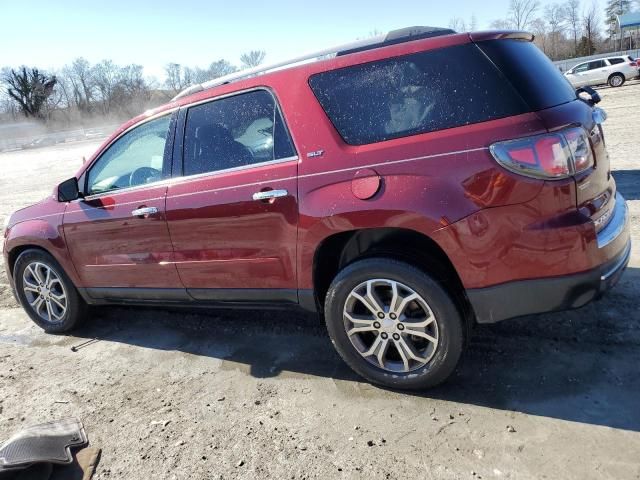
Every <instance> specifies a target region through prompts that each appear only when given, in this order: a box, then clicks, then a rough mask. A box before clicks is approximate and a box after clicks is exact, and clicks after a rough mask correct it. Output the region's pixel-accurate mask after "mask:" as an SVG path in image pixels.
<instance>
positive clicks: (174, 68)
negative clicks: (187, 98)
mask: <svg viewBox="0 0 640 480" xmlns="http://www.w3.org/2000/svg"><path fill="white" fill-rule="evenodd" d="M164 71H165V74H166V76H167V78H166V80H165V82H164V83H165V86H166V87H167V88H168V89H170V90H172V91H173V93H178V92H180V91H181V90H184V89H185V88H187V87H188V86H189V85H191V84H192V83H193V75H192V71H191V69H190V68H188V67H187V68H183V67H182V65H180V64H179V63H169V64H168V65H166V66H165V67H164Z"/></svg>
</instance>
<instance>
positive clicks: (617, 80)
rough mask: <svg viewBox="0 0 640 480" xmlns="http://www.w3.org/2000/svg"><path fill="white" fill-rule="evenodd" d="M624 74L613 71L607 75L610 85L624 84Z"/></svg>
mask: <svg viewBox="0 0 640 480" xmlns="http://www.w3.org/2000/svg"><path fill="white" fill-rule="evenodd" d="M624 80H625V78H624V75H622V74H621V73H614V74H613V75H611V76H610V77H609V85H610V86H612V87H621V86H622V85H623V84H624Z"/></svg>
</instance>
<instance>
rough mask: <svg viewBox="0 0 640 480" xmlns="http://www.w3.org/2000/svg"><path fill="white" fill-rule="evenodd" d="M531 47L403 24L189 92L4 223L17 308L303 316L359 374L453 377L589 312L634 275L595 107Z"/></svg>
mask: <svg viewBox="0 0 640 480" xmlns="http://www.w3.org/2000/svg"><path fill="white" fill-rule="evenodd" d="M532 39H533V37H532V35H530V34H527V33H523V32H483V33H471V34H468V33H465V34H455V33H454V32H452V31H448V30H443V29H430V28H411V29H405V30H402V31H397V32H392V33H391V34H389V35H387V36H384V37H380V38H376V39H372V40H368V41H362V42H358V43H357V44H353V45H349V46H346V47H344V48H339V49H335V50H331V51H325V52H320V53H319V54H315V55H314V56H313V57H303V58H301V59H297V60H296V61H295V62H294V63H293V64H291V65H288V66H287V68H283V67H284V65H283V64H278V65H273V66H271V67H264V68H262V69H260V68H258V69H254V70H250V71H246V72H241V73H239V74H233V75H231V76H227V77H224V78H221V79H217V80H214V81H212V82H209V83H206V84H203V85H197V86H194V87H191V88H189V89H188V90H187V91H185V92H183V94H181V95H179V96H178V97H176V99H174V101H172V102H171V103H169V104H167V105H165V106H163V107H160V108H158V109H156V110H153V111H151V112H147V113H145V114H143V115H141V116H139V117H137V118H135V119H133V120H132V121H130V122H128V123H127V124H125V125H124V126H123V127H121V128H120V129H119V130H118V131H117V132H116V133H115V134H114V135H113V136H112V137H111V138H109V139H108V140H107V141H106V142H105V143H104V144H103V145H102V147H100V148H99V150H98V151H97V152H96V154H95V155H94V156H93V157H92V158H91V159H90V160H89V161H87V162H86V164H85V165H84V166H83V167H82V168H81V169H80V171H79V172H78V173H77V174H76V176H75V177H73V178H71V179H70V180H68V181H65V182H63V183H62V184H60V185H59V186H58V188H57V189H56V190H55V192H54V194H53V195H52V196H51V197H49V198H47V199H45V200H44V201H43V202H40V203H38V204H35V205H33V206H31V207H28V208H25V209H23V210H20V211H18V212H15V213H14V214H13V215H12V216H11V217H10V219H9V221H8V226H7V229H6V231H5V233H4V236H5V240H4V255H5V261H6V267H7V269H8V273H9V278H10V279H11V281H12V283H13V287H14V291H15V294H16V296H17V298H18V300H19V301H20V303H21V304H22V306H23V307H24V308H25V310H26V311H27V313H28V314H29V315H30V317H31V318H32V319H33V320H34V321H35V322H36V323H37V324H38V325H39V326H40V327H42V328H43V329H44V330H46V331H47V332H65V331H68V330H70V329H71V328H72V327H74V326H76V325H77V324H78V322H79V321H80V320H81V319H82V318H83V317H84V316H85V315H86V307H87V305H103V304H136V305H193V304H204V305H210V306H221V307H229V306H231V307H247V306H250V307H252V308H262V307H273V306H300V307H302V308H304V309H307V310H312V311H316V312H318V313H319V314H321V315H322V316H323V317H324V318H325V319H326V324H327V328H328V331H329V335H330V336H331V339H332V340H333V343H334V344H335V347H336V349H337V350H338V352H339V353H340V355H341V356H342V357H343V358H344V360H345V361H346V362H347V363H348V364H349V365H350V366H351V367H352V368H353V369H354V370H355V371H356V372H358V373H359V374H360V375H362V376H363V377H365V378H367V379H368V380H370V381H372V382H376V383H379V384H384V385H387V386H392V387H398V388H424V387H428V386H432V385H435V384H437V383H439V382H441V381H443V380H444V379H445V378H446V377H447V376H448V375H449V374H450V373H451V372H452V371H453V370H454V368H455V366H456V364H457V362H458V360H459V358H460V355H461V352H462V350H463V347H464V345H465V341H466V339H467V338H468V335H469V332H470V330H471V327H472V325H473V324H474V323H476V322H478V323H491V322H497V321H500V320H504V319H507V318H512V317H518V316H522V315H528V314H535V313H540V312H548V311H553V310H561V309H568V308H576V307H580V306H582V305H584V304H586V303H587V302H589V301H591V300H593V299H595V298H597V297H599V296H600V295H601V294H602V293H603V292H604V291H605V290H607V289H608V288H609V287H611V286H612V285H613V284H614V283H615V282H616V281H617V279H618V278H619V277H620V275H621V273H622V271H623V270H624V268H625V266H626V264H627V262H628V259H629V255H630V247H631V245H630V234H629V225H628V214H627V207H626V204H625V201H624V199H623V198H622V196H621V195H620V194H619V193H617V192H616V185H615V182H614V180H613V178H612V177H611V172H610V168H609V158H608V156H607V152H606V150H605V142H604V138H603V134H602V129H601V127H600V125H599V123H598V122H599V121H600V120H601V119H602V111H601V110H599V109H597V108H596V107H594V103H595V102H596V101H597V100H598V99H597V94H595V92H592V93H593V95H592V98H589V99H588V100H584V99H582V98H578V97H577V96H576V93H575V92H574V90H573V89H572V88H571V87H570V85H569V83H568V82H567V81H566V80H565V79H564V78H563V77H562V75H561V74H560V73H559V72H558V71H557V69H556V68H555V67H554V66H553V64H552V63H551V62H550V61H549V60H548V59H547V58H546V57H545V56H544V55H543V54H542V52H541V51H540V50H538V49H537V48H536V47H535V46H534V45H533V44H532V43H531V41H532ZM331 52H333V55H328V53H331ZM328 57H330V58H328ZM531 72H535V75H532V74H531ZM532 321H535V320H532Z"/></svg>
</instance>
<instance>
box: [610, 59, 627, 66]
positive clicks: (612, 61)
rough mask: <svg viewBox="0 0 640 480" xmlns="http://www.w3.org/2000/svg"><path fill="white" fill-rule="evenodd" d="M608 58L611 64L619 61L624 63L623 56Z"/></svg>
mask: <svg viewBox="0 0 640 480" xmlns="http://www.w3.org/2000/svg"><path fill="white" fill-rule="evenodd" d="M608 60H609V63H610V64H611V65H618V64H619V63H624V59H623V58H609V59H608Z"/></svg>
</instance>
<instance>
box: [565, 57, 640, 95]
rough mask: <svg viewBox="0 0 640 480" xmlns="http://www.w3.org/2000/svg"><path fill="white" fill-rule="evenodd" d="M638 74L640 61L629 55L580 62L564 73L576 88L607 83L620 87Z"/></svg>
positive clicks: (639, 72)
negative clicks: (639, 62)
mask: <svg viewBox="0 0 640 480" xmlns="http://www.w3.org/2000/svg"><path fill="white" fill-rule="evenodd" d="M638 75H640V71H639V70H638V62H637V61H636V60H634V59H633V58H632V57H630V56H628V55H623V56H619V57H607V58H599V59H597V60H590V61H588V62H584V63H579V64H578V65H576V66H575V67H573V68H572V69H571V70H569V71H568V72H567V73H565V74H564V76H565V77H567V80H569V82H571V85H573V86H574V87H575V88H578V87H585V86H592V85H603V84H605V83H608V84H609V85H611V86H612V87H620V86H622V84H623V83H624V82H625V81H627V80H629V79H632V78H636V77H637V76H638Z"/></svg>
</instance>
